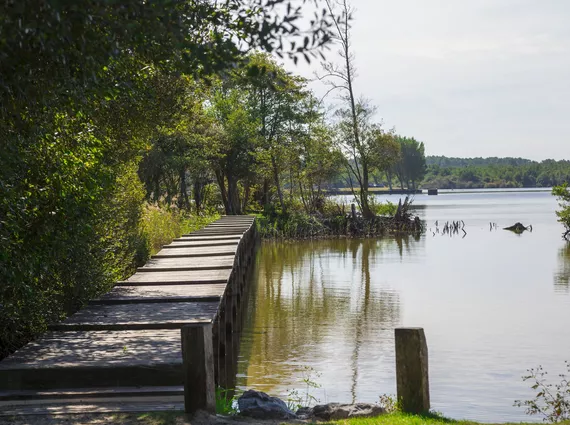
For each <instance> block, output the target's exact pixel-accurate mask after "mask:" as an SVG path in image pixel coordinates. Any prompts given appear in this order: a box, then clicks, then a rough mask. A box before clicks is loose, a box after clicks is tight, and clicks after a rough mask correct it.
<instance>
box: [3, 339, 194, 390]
mask: <svg viewBox="0 0 570 425" xmlns="http://www.w3.org/2000/svg"><path fill="white" fill-rule="evenodd" d="M181 372H182V354H181V349H180V330H170V329H161V330H144V331H88V332H48V333H46V334H44V335H43V336H42V337H40V338H38V339H37V340H36V341H33V342H31V343H29V344H27V345H26V346H24V347H23V348H21V349H20V350H18V351H16V352H15V353H14V354H12V355H11V356H9V357H7V358H6V359H4V360H3V361H2V362H0V390H27V389H35V390H40V389H57V388H85V387H88V386H92V385H93V384H94V383H96V385H97V386H101V387H109V386H124V387H136V386H147V385H149V383H152V384H153V385H157V386H170V385H176V386H178V385H183V379H182V373H181Z"/></svg>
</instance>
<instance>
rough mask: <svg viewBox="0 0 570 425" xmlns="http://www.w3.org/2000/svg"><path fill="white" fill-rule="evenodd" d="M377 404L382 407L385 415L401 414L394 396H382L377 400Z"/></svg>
mask: <svg viewBox="0 0 570 425" xmlns="http://www.w3.org/2000/svg"><path fill="white" fill-rule="evenodd" d="M378 404H379V405H380V407H382V408H383V409H384V410H385V411H386V413H396V412H401V411H402V409H401V403H400V401H399V400H398V399H397V397H396V396H395V395H392V394H382V395H380V397H379V398H378Z"/></svg>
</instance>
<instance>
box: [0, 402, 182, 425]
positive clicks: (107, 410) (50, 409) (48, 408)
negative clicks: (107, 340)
mask: <svg viewBox="0 0 570 425" xmlns="http://www.w3.org/2000/svg"><path fill="white" fill-rule="evenodd" d="M164 411H167V412H172V411H184V397H183V396H178V395H177V396H163V397H160V398H157V397H135V398H132V397H128V398H125V399H122V400H121V401H117V400H116V399H113V400H112V401H106V400H104V401H102V400H99V399H96V400H93V399H87V400H85V401H81V402H74V403H65V402H60V403H57V404H54V403H49V404H48V403H41V404H31V405H24V406H21V405H20V406H13V405H9V404H8V405H6V406H3V405H2V403H1V402H0V417H4V418H11V417H17V416H18V417H19V416H32V415H44V416H50V417H57V416H61V415H65V416H67V415H85V414H111V413H132V412H164ZM76 419H78V418H76ZM102 419H103V420H109V419H110V418H102ZM2 423H12V421H11V420H10V422H2ZM16 423H18V424H24V423H27V422H22V421H20V420H19V421H18V422H16ZM34 423H35V422H34ZM54 423H59V422H54ZM70 423H75V422H70ZM105 423H107V422H105Z"/></svg>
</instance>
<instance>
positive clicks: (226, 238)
mask: <svg viewBox="0 0 570 425" xmlns="http://www.w3.org/2000/svg"><path fill="white" fill-rule="evenodd" d="M240 239H241V235H235V236H224V235H221V236H220V235H214V236H199V235H195V234H193V233H188V234H187V235H183V236H181V237H179V238H176V239H174V240H175V241H235V242H239V241H240Z"/></svg>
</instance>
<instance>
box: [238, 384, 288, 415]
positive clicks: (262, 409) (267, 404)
mask: <svg viewBox="0 0 570 425" xmlns="http://www.w3.org/2000/svg"><path fill="white" fill-rule="evenodd" d="M238 406H239V411H240V414H241V415H243V416H249V417H252V418H255V419H295V418H296V417H297V416H296V415H295V413H293V412H292V411H291V410H289V408H288V407H287V405H286V404H285V402H284V401H283V400H280V399H278V398H276V397H271V396H269V395H267V394H265V393H263V392H261V391H254V390H248V391H246V392H245V393H243V395H242V396H241V397H240V398H238Z"/></svg>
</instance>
